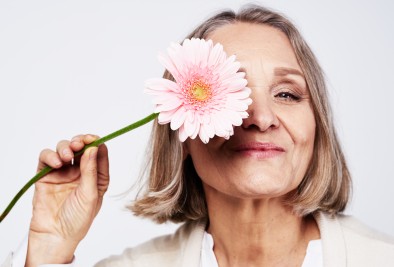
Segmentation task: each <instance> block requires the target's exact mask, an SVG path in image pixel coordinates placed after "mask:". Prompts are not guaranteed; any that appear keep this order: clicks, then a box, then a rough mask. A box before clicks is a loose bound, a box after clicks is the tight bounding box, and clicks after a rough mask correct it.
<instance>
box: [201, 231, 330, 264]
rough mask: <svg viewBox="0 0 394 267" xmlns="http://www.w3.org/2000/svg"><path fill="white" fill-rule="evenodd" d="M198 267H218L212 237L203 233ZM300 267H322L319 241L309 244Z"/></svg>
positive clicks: (312, 241)
mask: <svg viewBox="0 0 394 267" xmlns="http://www.w3.org/2000/svg"><path fill="white" fill-rule="evenodd" d="M200 267H219V265H218V262H217V260H216V257H215V254H214V253H213V238H212V235H210V234H209V233H207V232H205V233H204V238H203V241H202V247H201V262H200ZM302 267H323V251H322V243H321V240H320V239H318V240H311V241H310V242H309V244H308V248H307V249H306V255H305V258H304V262H303V263H302Z"/></svg>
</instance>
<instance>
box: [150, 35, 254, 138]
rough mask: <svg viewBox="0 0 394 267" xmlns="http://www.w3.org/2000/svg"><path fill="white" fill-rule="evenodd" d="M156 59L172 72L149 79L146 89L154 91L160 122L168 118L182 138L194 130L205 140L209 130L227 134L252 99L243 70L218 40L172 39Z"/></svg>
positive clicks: (223, 134) (244, 116) (192, 136)
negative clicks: (165, 49) (172, 79)
mask: <svg viewBox="0 0 394 267" xmlns="http://www.w3.org/2000/svg"><path fill="white" fill-rule="evenodd" d="M159 61H160V62H161V63H162V64H163V65H164V67H165V68H166V69H167V70H168V71H169V72H170V73H171V75H172V76H173V77H174V80H175V82H174V81H171V80H167V79H164V78H157V79H150V80H148V81H147V82H146V84H145V86H146V91H147V92H148V93H150V94H152V95H154V100H153V101H154V104H155V105H156V108H155V112H157V113H159V117H158V121H159V123H160V124H166V123H170V127H171V129H172V130H178V131H179V139H180V140H181V141H182V142H183V141H185V140H186V139H187V138H188V137H190V138H191V139H194V138H196V137H197V135H198V136H199V137H200V138H201V140H202V142H204V143H208V141H209V139H210V138H213V137H214V136H215V135H217V136H220V137H224V138H226V139H228V138H229V137H230V136H231V135H233V134H234V129H233V126H239V125H241V124H242V119H244V118H247V117H248V113H247V112H246V110H247V109H248V105H250V104H251V103H252V100H251V99H250V98H249V95H250V93H251V90H250V89H249V88H247V87H246V84H247V81H246V79H245V73H243V72H238V70H239V67H240V63H239V62H237V61H235V56H230V57H227V55H226V53H225V52H224V50H223V46H222V45H220V44H216V45H213V43H212V41H211V40H208V41H206V40H203V39H196V38H193V39H186V40H185V41H184V42H183V44H182V45H180V44H176V43H173V44H171V46H170V47H169V48H168V55H164V54H160V55H159Z"/></svg>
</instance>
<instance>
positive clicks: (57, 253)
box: [26, 135, 109, 266]
mask: <svg viewBox="0 0 394 267" xmlns="http://www.w3.org/2000/svg"><path fill="white" fill-rule="evenodd" d="M97 138H98V137H97V136H93V135H79V136H76V137H74V138H73V139H72V140H71V141H60V142H59V143H58V144H57V148H56V150H57V151H56V152H55V151H52V150H49V149H45V150H43V151H42V152H41V154H40V159H39V164H38V171H40V170H41V169H43V168H44V167H45V166H51V167H52V168H54V170H53V171H52V172H50V173H49V174H47V175H46V176H44V177H43V178H42V179H41V180H39V181H38V182H37V183H36V184H35V192H34V198H33V217H32V220H31V224H30V231H29V246H28V253H27V259H26V266H37V265H38V264H45V263H69V262H71V261H72V258H73V255H74V252H75V249H76V247H77V245H78V244H79V242H80V241H81V240H82V239H83V238H84V237H85V235H86V234H87V232H88V230H89V228H90V226H91V224H92V222H93V219H94V218H95V217H96V215H97V213H98V211H99V210H100V207H101V204H102V201H103V195H104V193H105V192H106V191H107V188H108V184H109V164H108V151H107V148H106V146H105V145H100V146H99V147H98V148H97V147H91V148H89V149H87V150H86V151H85V152H84V153H83V155H82V156H81V157H80V158H75V159H73V158H74V153H75V152H78V151H79V150H81V149H82V148H83V147H84V146H85V145H86V144H89V143H91V142H93V141H94V140H96V139H97Z"/></svg>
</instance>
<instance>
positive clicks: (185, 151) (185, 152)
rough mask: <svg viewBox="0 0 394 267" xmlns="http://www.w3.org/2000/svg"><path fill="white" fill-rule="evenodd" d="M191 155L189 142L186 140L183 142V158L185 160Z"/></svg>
mask: <svg viewBox="0 0 394 267" xmlns="http://www.w3.org/2000/svg"><path fill="white" fill-rule="evenodd" d="M187 156H189V147H188V142H187V141H185V142H183V143H182V160H185V159H186V158H187Z"/></svg>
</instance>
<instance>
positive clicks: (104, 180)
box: [97, 144, 110, 197]
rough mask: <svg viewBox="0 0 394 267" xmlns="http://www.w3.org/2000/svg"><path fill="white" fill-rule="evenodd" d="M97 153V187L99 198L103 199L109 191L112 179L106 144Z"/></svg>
mask: <svg viewBox="0 0 394 267" xmlns="http://www.w3.org/2000/svg"><path fill="white" fill-rule="evenodd" d="M97 153H98V154H97V173H98V178H97V186H98V193H99V196H100V197H102V196H103V195H104V193H105V192H106V191H107V189H108V185H109V179H110V178H109V177H110V176H109V160H108V149H107V146H106V145H105V144H102V145H100V146H99V147H98V152H97Z"/></svg>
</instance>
